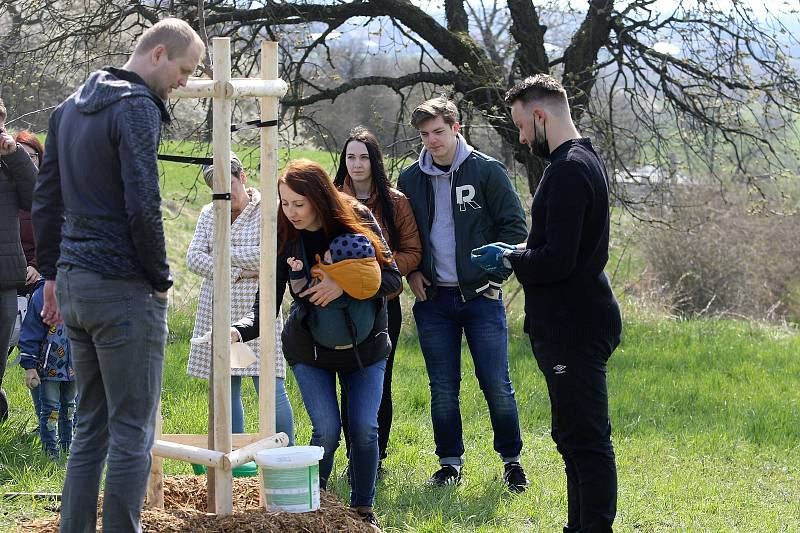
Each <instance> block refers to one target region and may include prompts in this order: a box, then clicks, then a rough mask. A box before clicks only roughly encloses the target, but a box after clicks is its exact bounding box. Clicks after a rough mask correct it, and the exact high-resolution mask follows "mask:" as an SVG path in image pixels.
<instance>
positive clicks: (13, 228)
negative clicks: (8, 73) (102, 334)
mask: <svg viewBox="0 0 800 533" xmlns="http://www.w3.org/2000/svg"><path fill="white" fill-rule="evenodd" d="M6 118H7V111H6V106H5V104H4V103H3V100H2V99H0V422H2V421H4V420H5V419H6V418H7V417H8V402H7V400H6V393H5V391H3V389H2V385H3V375H4V374H5V372H6V361H7V359H6V356H7V355H8V344H9V342H10V340H11V336H12V332H13V331H14V323H15V321H16V319H17V289H18V288H20V287H24V286H25V278H26V276H25V267H26V262H25V255H24V254H23V251H22V244H21V243H20V238H19V215H18V212H19V210H20V209H24V210H26V211H27V210H29V209H30V207H31V198H32V197H33V184H34V183H35V182H36V165H34V164H33V162H32V161H31V158H30V157H29V156H28V154H27V153H26V152H25V150H23V149H22V148H21V147H20V145H18V144H17V143H16V142H14V138H13V137H12V136H11V135H9V134H8V132H6Z"/></svg>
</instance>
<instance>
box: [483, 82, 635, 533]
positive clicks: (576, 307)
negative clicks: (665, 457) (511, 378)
mask: <svg viewBox="0 0 800 533" xmlns="http://www.w3.org/2000/svg"><path fill="white" fill-rule="evenodd" d="M506 103H507V104H508V105H509V106H511V118H512V120H513V121H514V124H515V125H516V126H517V127H518V128H519V140H520V142H521V143H522V144H526V145H528V147H529V148H530V150H531V152H533V153H534V154H536V155H538V156H541V157H549V159H550V165H549V166H548V167H547V169H545V172H544V175H543V176H542V180H541V182H540V183H539V187H538V188H537V190H536V194H535V195H534V197H533V204H532V206H531V216H532V221H531V231H530V234H529V236H528V240H527V242H523V243H521V244H518V245H516V246H510V245H507V244H503V243H500V244H494V245H489V246H483V247H481V248H478V249H476V250H474V251H473V261H474V262H476V264H479V265H481V266H482V267H483V268H484V269H486V270H487V271H488V272H494V271H497V270H498V269H502V268H513V269H514V273H515V274H516V276H517V279H518V280H519V282H520V283H521V284H522V286H523V288H524V290H525V331H526V333H528V334H529V335H530V339H531V345H532V347H533V353H534V356H535V357H536V361H537V363H538V365H539V369H540V370H541V371H542V373H543V374H544V377H545V381H546V382H547V391H548V393H549V396H550V408H551V417H552V418H551V420H552V425H551V430H552V432H551V434H552V437H553V440H554V441H555V443H556V447H557V448H558V451H559V453H560V454H561V456H562V458H563V459H564V464H565V470H566V474H567V502H568V521H567V524H566V526H564V531H565V532H578V531H579V532H592V533H595V532H607V531H611V530H612V529H611V528H612V524H613V523H614V517H615V515H616V504H617V468H616V463H615V457H614V448H613V446H612V444H611V422H610V420H609V416H608V388H607V385H606V362H607V361H608V358H609V357H610V356H611V353H612V352H613V351H614V349H615V348H616V347H617V345H618V344H619V341H620V335H621V333H622V318H621V316H620V310H619V306H618V305H617V301H616V299H615V298H614V294H613V292H612V291H611V285H610V284H609V281H608V277H607V276H606V275H605V273H604V272H603V269H604V268H605V265H606V262H607V261H608V236H609V220H610V218H609V201H608V175H607V174H606V170H605V167H604V165H603V162H602V161H601V160H600V157H599V156H598V155H597V152H595V149H594V147H593V146H592V143H591V141H590V140H589V139H587V138H583V137H581V136H580V134H579V133H578V130H577V129H576V128H575V125H574V124H573V122H572V118H571V116H570V110H569V103H568V101H567V93H566V91H565V90H564V88H563V87H562V86H561V84H560V83H559V82H558V81H556V80H555V79H554V78H552V77H550V76H547V75H544V74H537V75H535V76H530V77H528V78H526V79H525V80H524V81H522V82H520V83H518V84H517V85H515V86H514V87H512V88H511V89H510V90H509V91H508V93H506ZM512 242H513V241H512Z"/></svg>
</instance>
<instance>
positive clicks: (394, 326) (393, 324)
mask: <svg viewBox="0 0 800 533" xmlns="http://www.w3.org/2000/svg"><path fill="white" fill-rule="evenodd" d="M386 308H387V311H388V314H389V340H391V341H392V351H391V352H389V359H387V360H386V373H385V374H384V376H383V398H381V406H380V408H379V409H378V450H379V451H380V455H379V457H380V458H381V459H385V458H386V447H387V446H388V444H389V432H390V431H391V429H392V367H393V366H394V352H395V350H396V349H397V339H399V338H400V326H401V325H402V323H403V310H402V309H401V308H400V297H399V296H398V297H396V298H392V299H391V300H389V301H388V303H387V305H386ZM341 413H342V430H343V431H344V443H345V445H346V446H347V456H348V457H350V432H349V430H348V427H349V426H348V423H347V395H346V394H345V392H344V389H342V407H341Z"/></svg>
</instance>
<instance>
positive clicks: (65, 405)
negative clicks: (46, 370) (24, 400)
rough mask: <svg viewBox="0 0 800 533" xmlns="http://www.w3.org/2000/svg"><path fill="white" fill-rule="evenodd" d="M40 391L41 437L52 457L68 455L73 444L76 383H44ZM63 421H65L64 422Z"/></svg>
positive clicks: (43, 445) (48, 453) (40, 386)
mask: <svg viewBox="0 0 800 533" xmlns="http://www.w3.org/2000/svg"><path fill="white" fill-rule="evenodd" d="M36 388H37V389H39V401H40V405H41V407H40V411H39V437H40V439H41V441H42V447H43V448H44V451H45V453H46V454H47V455H49V456H50V457H58V450H59V448H60V449H61V451H62V452H64V453H66V452H68V451H69V447H70V445H71V444H72V421H73V418H74V416H75V398H76V395H77V393H78V387H77V385H76V384H75V382H74V381H42V383H41V385H39V386H38V387H36ZM62 419H63V420H62Z"/></svg>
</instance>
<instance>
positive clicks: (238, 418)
mask: <svg viewBox="0 0 800 533" xmlns="http://www.w3.org/2000/svg"><path fill="white" fill-rule="evenodd" d="M253 385H255V388H256V394H258V376H253ZM231 426H232V428H233V433H244V406H243V405H242V376H231ZM275 431H277V432H278V433H280V432H283V433H286V435H288V437H289V446H294V413H293V412H292V404H291V403H290V402H289V395H288V394H286V384H285V382H284V379H283V378H275Z"/></svg>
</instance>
